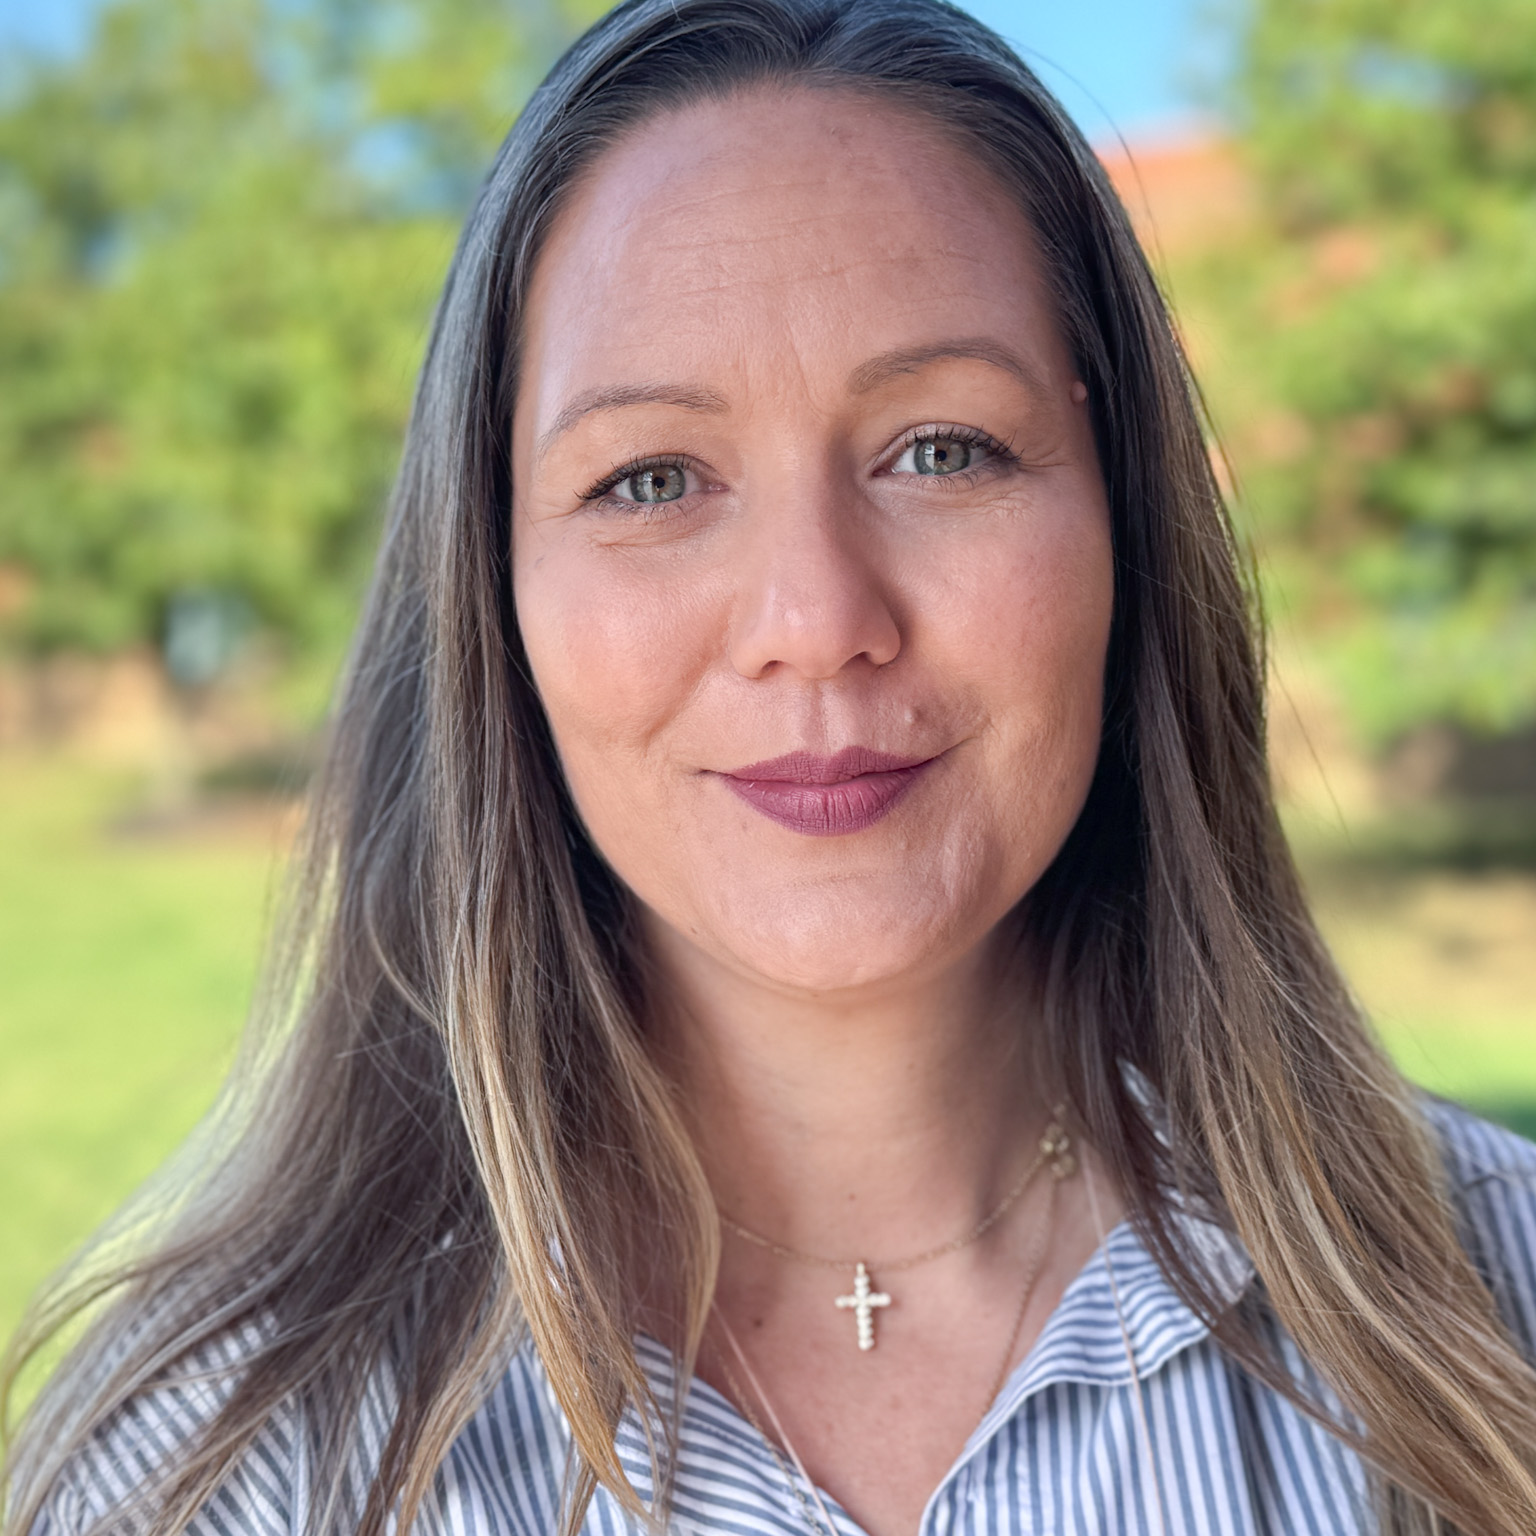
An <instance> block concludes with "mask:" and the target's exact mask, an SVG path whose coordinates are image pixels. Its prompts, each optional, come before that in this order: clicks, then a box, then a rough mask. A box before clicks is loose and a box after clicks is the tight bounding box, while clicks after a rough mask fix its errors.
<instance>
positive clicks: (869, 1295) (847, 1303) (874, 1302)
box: [835, 1264, 891, 1349]
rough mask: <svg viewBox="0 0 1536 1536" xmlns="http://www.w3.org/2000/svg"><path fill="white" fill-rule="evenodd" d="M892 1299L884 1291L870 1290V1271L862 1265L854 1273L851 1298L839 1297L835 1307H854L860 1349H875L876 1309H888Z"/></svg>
mask: <svg viewBox="0 0 1536 1536" xmlns="http://www.w3.org/2000/svg"><path fill="white" fill-rule="evenodd" d="M890 1304H891V1298H890V1297H889V1296H887V1295H886V1294H885V1292H884V1291H872V1290H870V1288H869V1271H868V1270H867V1269H865V1268H864V1266H863V1265H862V1264H860V1265H859V1267H858V1268H857V1269H856V1270H854V1272H853V1294H852V1295H851V1296H839V1297H837V1299H836V1302H835V1305H836V1306H838V1307H852V1308H853V1313H854V1316H855V1317H856V1318H857V1320H858V1324H859V1348H860V1349H873V1348H874V1347H875V1311H874V1309H875V1308H876V1307H888V1306H890Z"/></svg>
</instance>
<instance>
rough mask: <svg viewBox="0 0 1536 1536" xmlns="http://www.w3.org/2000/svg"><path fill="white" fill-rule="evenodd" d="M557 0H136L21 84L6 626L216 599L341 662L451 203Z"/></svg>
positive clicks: (3, 457)
mask: <svg viewBox="0 0 1536 1536" xmlns="http://www.w3.org/2000/svg"><path fill="white" fill-rule="evenodd" d="M536 3H537V0H530V3H524V4H521V5H519V6H517V7H516V8H515V9H514V7H513V5H512V4H509V3H507V0H119V3H116V4H113V5H111V6H109V7H108V8H107V9H106V10H105V11H104V12H103V13H102V15H101V17H100V19H99V22H98V25H97V28H96V31H95V34H94V37H93V39H92V42H91V44H90V46H89V48H88V50H87V51H86V53H85V54H84V55H83V56H82V57H80V58H79V59H75V60H70V61H68V62H65V63H62V64H60V63H34V64H33V65H32V66H31V67H30V68H28V69H27V70H26V71H25V72H24V73H22V74H19V75H18V76H16V77H14V78H12V79H11V80H10V81H8V82H6V86H5V90H4V94H3V98H0V563H3V564H4V565H5V566H7V567H8V568H9V573H10V576H11V578H12V579H11V581H10V583H9V586H10V589H11V590H13V591H14V592H19V593H20V594H21V598H20V601H16V602H13V603H12V604H11V605H10V607H11V612H10V613H9V614H8V616H6V617H5V619H4V621H3V622H4V638H5V642H6V643H7V644H8V645H9V646H10V647H11V648H13V649H21V650H30V651H34V652H35V651H39V650H46V649H49V648H54V647H66V646H67V647H81V646H84V647H91V648H97V649H110V648H114V647H118V646H121V645H124V644H126V643H131V642H142V641H146V640H148V641H154V642H163V641H164V639H165V637H166V629H167V617H168V615H174V613H175V612H177V611H179V610H178V608H177V604H178V602H181V603H182V607H183V608H185V606H186V603H185V601H184V599H185V596H186V594H189V593H191V594H198V593H205V594H206V593H212V594H218V595H220V596H221V597H222V598H223V599H224V600H225V601H226V606H228V604H230V603H233V604H234V605H235V607H236V608H238V609H239V610H240V611H243V612H246V613H248V614H249V615H250V616H251V618H252V619H253V620H254V622H255V623H256V624H257V625H259V626H260V627H261V628H263V629H264V630H265V631H266V632H267V633H269V634H270V635H273V636H275V637H277V638H278V639H279V640H280V641H281V642H283V643H284V644H285V645H286V646H287V648H288V649H289V651H290V653H292V654H294V655H304V654H310V655H313V654H315V653H319V654H321V655H323V656H326V657H331V656H334V655H335V653H336V652H337V650H338V649H339V646H340V644H341V642H342V637H343V636H344V635H345V632H346V630H347V628H348V626H349V624H350V622H351V617H352V613H353V609H354V605H355V602H356V599H357V596H358V594H359V592H360V589H361V585H362V582H363V580H364V577H365V573H366V567H367V562H368V556H369V551H370V547H371V545H372V542H373V539H374V535H375V532H376V529H377V524H378V517H379V513H380V509H381V505H382V502H383V499H384V496H385V492H386V488H387V484H388V481H389V479H390V476H391V474H392V473H393V469H394V465H395V461H396V457H397V454H398V451H399V442H400V435H401V430H402V427H403V425H404V421H405V416H406V413H407V410H408V408H409V401H410V392H411V383H412V378H413V375H414V371H415V367H416V363H417V359H418V354H419V352H420V348H421V345H422V342H423V340H424V337H425V333H426V326H427V322H428V319H429V317H430V312H431V305H432V301H433V298H434V295H435V292H436V290H437V288H438V286H439V284H440V281H441V278H442V273H443V269H444V267H445V265H446V261H447V258H448V255H449V253H450V251H451V248H452V242H453V238H454V234H455V230H456V225H457V222H458V219H459V217H460V216H461V214H462V211H463V206H464V203H465V202H466V200H467V198H468V196H469V194H470V191H471V189H472V188H473V185H474V183H475V181H476V179H477V178H478V176H479V174H480V172H481V170H482V169H483V167H484V165H485V163H486V162H487V160H488V158H489V155H490V153H491V151H492V149H493V148H494V146H495V144H496V142H497V140H498V139H499V138H500V136H501V135H502V134H503V133H504V132H505V131H506V129H507V128H508V127H509V126H510V124H511V121H512V119H513V117H514V115H515V111H516V109H517V107H518V105H519V104H520V103H521V101H522V99H523V97H524V96H525V94H526V91H527V89H528V86H529V85H530V84H531V81H532V78H533V77H534V71H535V70H536V69H537V67H538V66H539V65H540V64H541V63H543V62H545V61H546V60H547V58H548V57H549V55H550V54H551V53H552V51H553V49H554V48H555V46H556V45H557V43H558V41H559V40H560V37H561V35H562V33H563V32H564V31H565V29H566V18H565V17H564V16H563V15H562V14H561V13H560V12H558V11H557V10H555V9H554V8H553V7H551V9H550V10H549V11H548V12H540V11H538V10H536V9H534V8H533V5H534V4H536ZM210 611H211V610H210Z"/></svg>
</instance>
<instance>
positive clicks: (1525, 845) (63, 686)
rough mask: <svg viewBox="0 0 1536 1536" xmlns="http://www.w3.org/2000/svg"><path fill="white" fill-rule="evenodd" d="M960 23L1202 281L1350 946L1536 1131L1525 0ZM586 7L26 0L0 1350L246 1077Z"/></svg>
mask: <svg viewBox="0 0 1536 1536" xmlns="http://www.w3.org/2000/svg"><path fill="white" fill-rule="evenodd" d="M583 5H588V6H589V8H588V9H587V10H586V11H585V12H584V11H583V9H582V7H583ZM976 10H977V14H979V15H981V16H982V17H983V18H984V19H985V20H987V21H988V22H990V23H991V24H992V25H994V26H995V27H997V28H998V29H999V30H1000V31H1002V32H1003V33H1004V34H1005V35H1006V36H1007V37H1008V38H1009V39H1010V40H1012V41H1013V42H1014V43H1015V44H1017V45H1018V46H1019V47H1020V48H1021V49H1022V50H1024V52H1025V54H1026V57H1028V58H1029V59H1030V60H1031V61H1033V62H1035V63H1036V64H1037V66H1038V67H1039V69H1040V70H1041V72H1042V73H1043V75H1044V76H1045V78H1046V79H1047V81H1048V82H1049V83H1050V84H1051V85H1052V86H1053V87H1054V88H1056V89H1057V90H1058V91H1059V92H1060V93H1061V95H1062V97H1063V99H1064V101H1065V102H1066V104H1067V105H1068V107H1069V109H1070V110H1071V111H1072V112H1073V113H1074V115H1075V116H1076V117H1077V118H1078V120H1079V121H1080V122H1081V123H1082V124H1083V126H1084V127H1085V129H1086V130H1087V132H1088V133H1089V135H1090V136H1091V138H1092V139H1093V141H1094V142H1095V144H1096V145H1097V146H1098V147H1099V148H1100V151H1101V153H1102V154H1103V155H1104V157H1105V159H1106V161H1107V162H1108V164H1109V166H1110V168H1111V171H1112V173H1113V174H1114V176H1115V178H1116V181H1117V184H1118V185H1119V186H1120V187H1121V189H1122V193H1123V195H1124V196H1125V198H1126V201H1127V204H1128V206H1129V207H1130V209H1131V211H1132V213H1133V216H1134V217H1135V219H1136V221H1137V223H1138V226H1139V227H1140V229H1141V230H1142V232H1143V235H1144V237H1145V239H1146V241H1147V243H1148V247H1149V249H1150V250H1151V251H1152V253H1153V256H1154V259H1155V261H1156V263H1157V266H1158V269H1159V272H1160V274H1161V276H1162V278H1163V281H1164V283H1165V286H1166V288H1167V290H1168V292H1169V293H1170V295H1171V296H1172V298H1173V300H1174V302H1175V305H1176V308H1177V312H1178V316H1179V321H1180V325H1181V327H1182V329H1183V331H1184V334H1185V337H1186V340H1187V343H1188V346H1189V349H1190V352H1191V354H1192V356H1193V358H1194V360H1195V364H1196V366H1197V369H1198V370H1199V372H1200V375H1201V377H1202V380H1203V383H1204V385H1205V387H1206V391H1207V394H1208V397H1209V404H1210V409H1211V413H1212V418H1213V424H1214V428H1215V431H1216V432H1217V433H1219V434H1220V438H1221V441H1222V444H1223V447H1224V449H1225V456H1224V457H1222V456H1220V455H1218V460H1219V464H1220V470H1221V474H1222V475H1223V477H1224V479H1225V482H1226V483H1227V484H1228V485H1229V487H1230V488H1231V490H1232V493H1233V497H1234V504H1235V506H1236V509H1237V515H1238V518H1239V522H1240V525H1241V527H1242V529H1243V532H1244V534H1245V536H1246V537H1247V538H1248V539H1250V540H1251V541H1252V543H1253V545H1254V547H1255V549H1256V550H1257V552H1258V554H1259V557H1260V560H1261V568H1262V578H1261V579H1262V586H1263V591H1264V597H1265V601H1266V604H1267V606H1268V610H1269V613H1270V616H1271V620H1272V625H1273V631H1274V657H1273V670H1274V674H1275V691H1274V707H1273V719H1272V738H1273V745H1274V756H1275V763H1276V771H1277V774H1278V777H1279V781H1280V784H1281V788H1282V792H1283V794H1284V798H1285V804H1286V814H1287V816H1288V818H1289V821H1290V825H1291V827H1292V831H1293V835H1294V838H1295V841H1296V845H1297V848H1298V851H1299V853H1300V856H1301V858H1302V861H1303V866H1304V870H1305V873H1306V876H1307V879H1308V882H1309V884H1310V887H1311V889H1312V891H1313V894H1314V898H1315V901H1316V903H1317V907H1318V910H1319V912H1320V914H1321V917H1322V920H1323V923H1324V926H1325V928H1326V930H1327V932H1328V934H1329V936H1330V938H1331V940H1332V941H1333V943H1334V945H1335V947H1336V949H1337V952H1338V954H1339V955H1340V957H1341V958H1342V960H1343V962H1344V964H1345V967H1346V969H1347V970H1348V972H1349V974H1350V976H1351V978H1352V980H1353V981H1354V984H1355V986H1356V987H1357V989H1358V991H1359V993H1360V995H1361V997H1362V998H1363V999H1364V1000H1365V1002H1366V1003H1367V1005H1368V1006H1369V1007H1370V1009H1371V1010H1372V1012H1373V1014H1374V1016H1375V1018H1376V1019H1377V1021H1378V1023H1379V1025H1380V1028H1381V1030H1382V1032H1383V1034H1384V1036H1385V1038H1386V1039H1387V1041H1388V1042H1389V1044H1390V1046H1391V1047H1392V1049H1393V1050H1394V1051H1395V1052H1397V1054H1398V1055H1399V1058H1400V1059H1401V1060H1402V1061H1403V1062H1404V1063H1405V1064H1406V1065H1407V1066H1408V1068H1409V1070H1410V1071H1411V1072H1412V1073H1413V1075H1414V1076H1415V1077H1417V1078H1418V1079H1419V1080H1420V1081H1421V1082H1423V1083H1425V1084H1426V1085H1427V1086H1430V1087H1432V1088H1435V1089H1437V1090H1440V1091H1443V1092H1447V1093H1450V1094H1453V1095H1455V1096H1457V1097H1459V1098H1462V1099H1464V1100H1466V1101H1469V1102H1471V1103H1472V1104H1474V1105H1476V1106H1478V1107H1480V1108H1482V1109H1483V1110H1484V1111H1485V1112H1487V1113H1489V1114H1492V1115H1495V1116H1497V1117H1500V1118H1503V1119H1505V1120H1506V1121H1508V1122H1509V1123H1511V1124H1514V1125H1517V1126H1519V1127H1522V1128H1525V1129H1527V1130H1533V1131H1536V728H1533V726H1536V0H1415V3H1413V4H1401V3H1390V4H1389V3H1385V0H1247V3H1246V4H1242V3H1239V0H1231V3H1228V4H1224V5H1223V4H1214V5H1213V4H1209V3H1203V0H1071V3H1059V0H1058V3H1053V4H1050V5H1046V4H1044V3H1043V0H1029V3H1025V0H976ZM592 14H594V13H593V12H592V11H591V10H590V5H589V0H117V3H105V4H104V3H102V0H0V1232H3V1234H4V1236H3V1240H0V1336H3V1335H4V1334H5V1333H6V1332H7V1331H8V1330H9V1328H10V1326H11V1325H12V1323H13V1322H14V1320H15V1318H16V1317H17V1315H18V1314H19V1312H20V1309H21V1307H22V1305H23V1302H24V1298H25V1296H26V1294H27V1293H28V1292H29V1291H30V1290H31V1288H32V1287H33V1286H34V1285H35V1284H36V1283H37V1282H38V1281H39V1280H40V1279H41V1278H42V1277H43V1275H44V1274H45V1273H46V1272H47V1271H48V1270H49V1269H50V1268H51V1267H52V1266H53V1265H55V1264H56V1263H58V1262H59V1261H60V1260H61V1259H63V1258H64V1257H65V1256H66V1254H67V1253H68V1252H69V1250H70V1249H71V1248H72V1247H73V1246H74V1245H75V1244H76V1243H78V1242H79V1241H80V1240H81V1239H82V1238H83V1237H84V1236H85V1234H86V1233H87V1232H88V1231H89V1230H90V1229H91V1227H92V1226H93V1224H95V1223H96V1222H97V1221H99V1220H100V1219H101V1218H102V1217H103V1216H104V1215H105V1214H106V1213H107V1212H108V1211H109V1210H110V1209H111V1208H112V1206H113V1205H114V1204H115V1203H116V1202H117V1201H118V1200H120V1199H121V1198H122V1197H123V1196H124V1195H125V1194H126V1193H127V1192H128V1191H129V1190H130V1189H131V1188H132V1187H133V1186H134V1185H135V1184H136V1183H137V1182H138V1181H139V1180H141V1179H142V1178H143V1177H144V1176H145V1175H146V1174H147V1173H148V1172H149V1171H150V1170H151V1169H152V1168H153V1167H154V1166H155V1164H156V1163H157V1162H158V1161H159V1160H160V1159H161V1158H162V1157H163V1156H164V1155H165V1154H166V1152H167V1151H169V1149H170V1148H171V1147H172V1146H173V1145H174V1144H175V1143H176V1142H177V1141H178V1140H179V1139H180V1138H181V1137H182V1136H183V1135H184V1134H185V1132H186V1131H187V1129H188V1128H189V1127H190V1126H191V1124H192V1123H193V1122H194V1120H195V1119H196V1118H197V1116H198V1114H199V1113H200V1112H201V1110H202V1109H203V1108H204V1106H205V1105H206V1104H207V1102H208V1100H209V1098H210V1096H211V1094H212V1092H213V1090H214V1088H215V1085H216V1083H217V1081H218V1079H219V1076H220V1074H221V1071H222V1070H223V1068H224V1066H225V1064H226V1062H227V1060H228V1058H229V1055H230V1051H231V1047H232V1044H233V1041H234V1039H235V1036H236V1034H237V1032H238V1030H239V1027H240V1024H241V1020H242V1017H243V1014H244V1011H245V1008H246V1005H247V1002H248V999H249V995H250V991H251V987H252V983H253V979H254V976H255V973H256V967H257V963H258V957H259V953H260V948H261V941H262V934H263V929H264V924H265V922H266V919H267V916H268V911H269V902H270V898H271V893H272V892H273V890H274V885H275V881H276V879H277V875H278V871H279V870H280V865H281V858H282V853H283V850H284V847H285V846H286V842H287V840H288V838H289V837H290V836H291V833H292V829H293V826H294V824H295V822H296V819H297V816H298V814H299V809H300V803H301V795H302V788H303V783H304V777H305V773H306V771H307V769H308V767H309V765H310V764H311V763H312V761H313V758H314V750H315V748H314V743H315V741H316V739H317V733H318V730H319V728H320V725H321V722H322V720H323V716H324V710H325V702H326V698H327V696H328V692H329V689H330V687H331V684H332V681H333V679H334V676H335V672H336V668H337V665H338V661H339V658H340V656H341V653H342V650H343V648H344V646H345V643H346V636H347V632H348V628H349V625H350V623H351V620H352V615H353V612H354V609H355V606H356V603H357V600H358V596H359V593H360V591H361V588H362V584H363V582H364V580H365V576H366V570H367V565H368V557H369V551H370V547H371V545H372V542H373V540H374V537H375V533H376V529H377V526H378V520H379V511H380V505H381V501H382V498H383V496H384V494H385V491H386V487H387V485H388V482H389V479H390V475H391V472H392V469H393V465H394V461H395V456H396V453H397V450H398V444H399V440H400V434H401V430H402V426H403V422H404V416H405V412H406V409H407V405H408V402H409V397H410V390H411V384H412V378H413V375H414V373H415V369H416V366H417V362H418V359H419V355H420V351H421V347H422V343H423V340H424V336H425V329H426V324H427V320H428V315H429V312H430V307H431V304H432V301H433V296H434V293H435V291H436V289H437V286H438V284H439V281H440V279H441V277H442V274H443V271H444V268H445V265H446V262H447V259H448V255H449V252H450V249H451V246H452V241H453V238H454V232H455V227H456V222H457V220H458V219H459V218H460V217H461V215H462V212H463V210H464V207H465V205H466V199H467V198H468V196H469V195H470V193H471V190H472V188H473V186H474V184H475V181H476V179H477V177H478V175H479V173H480V171H481V169H482V168H483V167H484V165H485V164H486V161H487V158H488V156H489V154H490V152H491V150H492V148H493V146H494V145H495V143H496V141H497V140H498V139H499V138H500V136H501V135H502V133H504V132H505V130H506V128H507V126H508V125H509V123H510V122H511V120H512V117H513V116H514V114H515V112H516V108H517V104H518V102H519V101H520V100H521V99H522V97H523V96H524V95H525V94H526V92H527V90H528V89H529V87H530V86H531V84H532V83H533V82H534V81H535V80H536V79H537V78H538V76H539V75H540V74H541V73H542V71H543V70H544V68H545V67H546V66H547V65H548V63H549V62H550V60H551V59H552V58H553V57H554V56H555V54H556V53H557V52H558V50H559V48H560V47H561V46H562V45H563V44H564V42H565V41H567V40H568V39H569V38H570V37H572V36H573V35H574V33H575V31H576V30H578V29H579V27H580V26H581V25H582V24H583V22H584V21H586V20H589V19H590V17H591V15H592ZM1214 442H1215V439H1214V437H1213V452H1214V451H1215V448H1214Z"/></svg>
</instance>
